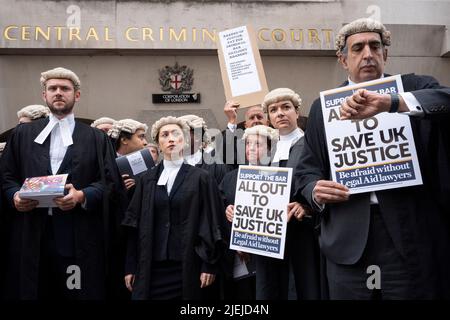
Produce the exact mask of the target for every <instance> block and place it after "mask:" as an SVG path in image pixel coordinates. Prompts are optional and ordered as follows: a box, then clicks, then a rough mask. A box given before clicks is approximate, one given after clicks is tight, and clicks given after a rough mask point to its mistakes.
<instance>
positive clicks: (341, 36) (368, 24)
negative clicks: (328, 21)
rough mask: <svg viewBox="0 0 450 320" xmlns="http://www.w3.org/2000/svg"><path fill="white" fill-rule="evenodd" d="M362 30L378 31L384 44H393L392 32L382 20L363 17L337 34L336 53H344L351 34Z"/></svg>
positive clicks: (338, 54)
mask: <svg viewBox="0 0 450 320" xmlns="http://www.w3.org/2000/svg"><path fill="white" fill-rule="evenodd" d="M362 32H376V33H378V34H380V37H381V42H382V43H383V45H385V46H390V45H391V32H390V31H388V30H387V29H386V27H385V26H384V25H383V24H382V23H381V22H379V21H376V20H374V19H370V18H361V19H357V20H355V21H353V22H350V23H349V24H347V25H345V26H343V27H342V28H341V30H339V33H338V35H337V36H336V50H337V51H336V55H337V56H340V55H341V54H342V50H343V49H344V48H345V43H346V41H347V38H348V37H349V36H351V35H354V34H357V33H362Z"/></svg>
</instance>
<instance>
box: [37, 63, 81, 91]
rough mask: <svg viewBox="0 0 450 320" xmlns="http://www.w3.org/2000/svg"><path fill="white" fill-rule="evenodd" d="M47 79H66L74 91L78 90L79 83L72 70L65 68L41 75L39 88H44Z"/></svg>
mask: <svg viewBox="0 0 450 320" xmlns="http://www.w3.org/2000/svg"><path fill="white" fill-rule="evenodd" d="M49 79H67V80H70V81H72V83H73V87H74V89H75V91H78V90H80V88H81V82H80V79H79V78H78V76H77V75H76V74H75V72H73V71H72V70H69V69H65V68H61V67H58V68H55V69H51V70H47V71H44V72H42V73H41V86H42V87H43V88H44V87H45V83H46V82H47V80H49Z"/></svg>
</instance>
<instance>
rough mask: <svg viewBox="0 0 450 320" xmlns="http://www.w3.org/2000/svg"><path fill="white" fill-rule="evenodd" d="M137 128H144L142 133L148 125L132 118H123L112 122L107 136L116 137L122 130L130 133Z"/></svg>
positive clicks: (133, 132) (134, 131)
mask: <svg viewBox="0 0 450 320" xmlns="http://www.w3.org/2000/svg"><path fill="white" fill-rule="evenodd" d="M139 129H141V130H144V133H146V132H147V130H148V126H147V125H146V124H145V123H141V122H139V121H136V120H133V119H123V120H119V121H115V122H114V124H113V126H112V128H111V129H109V131H108V136H110V137H111V138H113V139H117V138H119V136H120V134H121V133H123V132H125V133H128V134H130V135H132V134H135V133H136V131H137V130H139Z"/></svg>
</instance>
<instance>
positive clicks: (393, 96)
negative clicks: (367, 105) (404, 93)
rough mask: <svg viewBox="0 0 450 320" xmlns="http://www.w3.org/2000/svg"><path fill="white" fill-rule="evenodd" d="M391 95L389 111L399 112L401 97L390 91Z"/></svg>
mask: <svg viewBox="0 0 450 320" xmlns="http://www.w3.org/2000/svg"><path fill="white" fill-rule="evenodd" d="M390 96H391V108H390V109H389V113H397V112H398V107H399V105H400V98H399V97H398V94H396V93H390Z"/></svg>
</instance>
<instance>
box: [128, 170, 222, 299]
mask: <svg viewBox="0 0 450 320" xmlns="http://www.w3.org/2000/svg"><path fill="white" fill-rule="evenodd" d="M162 170H163V162H161V163H160V164H159V165H157V166H156V167H154V168H153V169H151V170H149V171H147V172H146V173H145V174H144V175H143V176H142V177H140V178H139V179H138V181H137V184H136V189H135V192H134V196H133V199H132V200H131V203H130V205H129V207H128V209H127V212H126V214H125V219H124V221H123V225H124V226H126V227H129V228H131V229H132V230H133V229H134V230H135V232H137V236H136V238H135V240H136V242H137V243H135V244H134V243H133V237H132V236H131V237H130V242H131V246H130V245H129V251H128V257H127V265H130V264H131V263H133V262H132V261H131V262H130V260H133V259H135V258H134V257H133V255H134V254H135V252H133V251H134V249H136V251H137V253H136V256H137V257H136V259H135V263H136V266H135V272H132V271H133V270H130V269H129V267H128V268H127V269H128V271H129V272H132V273H134V274H135V281H134V285H133V292H132V299H134V300H147V299H149V292H150V280H151V279H150V278H151V269H152V248H153V245H154V240H155V239H154V237H153V235H154V234H153V230H154V228H155V226H154V219H155V212H154V210H153V208H154V196H155V189H156V185H157V182H158V179H159V176H160V174H161V172H162ZM173 196H180V197H181V199H180V201H181V203H182V204H181V205H180V207H181V208H185V210H186V212H184V213H183V214H184V216H185V217H186V221H185V227H184V232H183V236H182V238H183V241H182V246H183V248H182V279H183V288H182V295H183V299H196V300H197V299H201V298H202V295H203V293H202V290H201V288H200V274H201V272H207V270H202V268H203V267H204V266H205V265H213V266H217V267H219V266H218V264H219V263H220V260H221V258H222V256H223V252H224V249H225V248H226V246H227V241H226V236H227V235H226V234H225V233H224V229H223V224H222V222H221V221H222V218H221V216H220V215H221V214H223V212H224V208H223V204H222V203H221V199H220V194H219V190H218V188H217V184H216V183H215V181H214V180H213V179H212V177H211V176H210V175H209V174H208V173H207V172H206V171H205V170H203V169H199V168H196V167H193V166H190V165H188V164H186V163H184V164H183V165H182V166H181V168H180V171H179V172H178V174H177V177H176V179H175V182H174V185H173V187H172V190H171V194H170V198H171V197H173ZM132 230H130V233H132V232H133V231H132ZM135 245H136V246H137V247H136V248H134V246H135Z"/></svg>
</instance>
